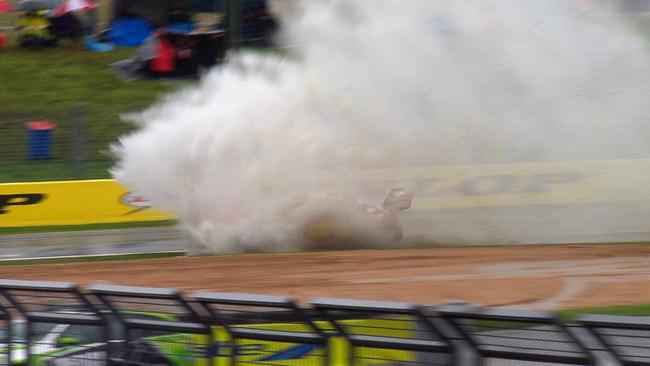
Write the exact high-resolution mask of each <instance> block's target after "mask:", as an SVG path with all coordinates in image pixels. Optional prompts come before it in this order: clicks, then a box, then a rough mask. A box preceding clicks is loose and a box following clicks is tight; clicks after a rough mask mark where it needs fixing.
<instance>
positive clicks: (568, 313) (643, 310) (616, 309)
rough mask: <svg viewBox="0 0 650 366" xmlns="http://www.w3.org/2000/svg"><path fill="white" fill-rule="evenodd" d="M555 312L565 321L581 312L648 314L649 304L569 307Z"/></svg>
mask: <svg viewBox="0 0 650 366" xmlns="http://www.w3.org/2000/svg"><path fill="white" fill-rule="evenodd" d="M557 314H558V315H559V316H560V318H562V319H563V320H565V321H571V320H573V319H575V318H577V317H578V316H580V315H583V314H604V315H627V316H650V304H639V305H621V306H610V307H600V308H581V309H569V310H561V311H558V312H557Z"/></svg>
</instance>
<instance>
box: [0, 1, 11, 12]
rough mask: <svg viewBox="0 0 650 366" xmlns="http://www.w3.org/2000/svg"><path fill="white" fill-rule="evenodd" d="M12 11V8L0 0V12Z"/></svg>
mask: <svg viewBox="0 0 650 366" xmlns="http://www.w3.org/2000/svg"><path fill="white" fill-rule="evenodd" d="M11 10H14V7H13V6H12V5H11V4H9V3H7V2H6V1H4V0H0V12H3V11H11Z"/></svg>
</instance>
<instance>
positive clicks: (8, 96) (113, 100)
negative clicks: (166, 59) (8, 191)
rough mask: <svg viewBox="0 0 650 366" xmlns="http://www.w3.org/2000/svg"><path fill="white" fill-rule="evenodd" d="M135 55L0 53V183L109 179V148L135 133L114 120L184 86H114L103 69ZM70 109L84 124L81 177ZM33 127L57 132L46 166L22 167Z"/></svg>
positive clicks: (65, 50) (62, 50)
mask: <svg viewBox="0 0 650 366" xmlns="http://www.w3.org/2000/svg"><path fill="white" fill-rule="evenodd" d="M5 23H6V22H5ZM0 24H2V23H0ZM134 52H135V50H134V49H115V50H114V51H111V52H108V53H93V52H89V51H85V50H83V49H75V48H73V47H71V46H70V45H65V44H64V45H61V46H59V47H56V48H48V49H43V50H25V49H21V48H19V47H16V46H15V45H11V44H10V45H9V46H8V47H7V48H5V49H4V50H2V51H0V85H1V87H0V101H2V103H1V106H0V131H2V134H1V135H0V162H2V164H0V182H14V181H41V180H62V179H73V178H108V177H109V173H108V168H110V167H111V166H112V165H113V161H112V159H111V157H110V156H109V155H108V154H107V151H108V146H109V144H110V143H112V142H114V141H116V139H117V136H120V135H122V134H125V133H127V132H128V131H131V130H132V128H133V126H131V125H130V124H127V123H125V122H123V121H122V120H121V119H120V114H122V113H125V112H132V111H139V110H142V109H143V108H146V107H147V106H150V105H151V104H153V103H154V102H156V101H157V100H158V99H159V98H160V97H161V96H162V95H164V94H166V93H168V92H171V91H173V90H175V89H178V88H179V87H183V86H186V85H188V83H190V82H188V81H178V82H170V81H166V82H159V81H131V82H128V81H123V80H120V79H118V78H117V77H116V76H115V75H114V73H113V72H112V71H111V70H110V68H109V65H110V64H111V63H113V62H116V61H118V60H122V59H125V58H129V57H131V56H132V55H133V54H134ZM75 106H80V107H81V111H82V116H83V121H84V126H83V133H84V140H85V141H84V145H83V155H84V160H85V163H84V166H83V174H76V171H75V170H74V169H73V166H72V156H73V144H72V141H73V136H74V132H73V125H74V124H73V123H74V120H75V117H76V116H77V115H76V114H75V113H74V111H73V108H74V107H75ZM35 120H49V121H52V122H54V123H55V124H56V125H57V128H56V129H55V131H54V133H53V150H52V158H51V159H49V160H45V161H30V160H28V157H27V153H26V151H27V144H26V136H27V134H26V131H25V128H24V123H25V122H28V121H35Z"/></svg>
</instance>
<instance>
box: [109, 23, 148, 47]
mask: <svg viewBox="0 0 650 366" xmlns="http://www.w3.org/2000/svg"><path fill="white" fill-rule="evenodd" d="M150 34H151V25H149V23H148V22H147V21H146V20H144V19H141V18H118V19H115V20H114V21H113V22H112V23H111V26H110V30H109V32H108V36H107V39H108V41H109V42H111V43H113V44H114V45H116V46H123V47H137V46H140V45H141V44H143V43H144V41H145V40H146V39H147V38H148V37H149V35H150Z"/></svg>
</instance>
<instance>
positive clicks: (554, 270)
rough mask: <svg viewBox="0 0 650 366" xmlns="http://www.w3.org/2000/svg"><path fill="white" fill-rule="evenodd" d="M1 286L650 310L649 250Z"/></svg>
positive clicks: (527, 253) (382, 257) (146, 268)
mask: <svg viewBox="0 0 650 366" xmlns="http://www.w3.org/2000/svg"><path fill="white" fill-rule="evenodd" d="M0 277H1V278H8V279H38V280H50V281H71V282H77V283H80V284H83V285H88V284H93V283H113V284H122V285H135V286H152V287H174V288H180V289H183V290H187V291H188V292H191V291H193V290H212V291H228V292H249V293H259V294H274V295H290V296H295V297H297V298H299V299H301V300H303V301H307V300H309V299H310V298H313V297H346V298H354V299H371V300H396V301H410V302H418V303H430V304H437V303H443V302H448V301H459V300H462V301H471V302H474V303H477V304H482V305H500V306H512V307H515V308H528V309H559V308H571V307H587V306H608V305H624V304H639V303H650V246H643V245H571V246H557V245H547V246H510V247H480V248H476V247H475V248H439V249H403V250H355V251H343V252H314V253H291V254H246V255H223V256H210V257H179V258H171V259H162V260H143V261H125V262H99V263H75V264H55V265H30V266H12V267H0Z"/></svg>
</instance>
